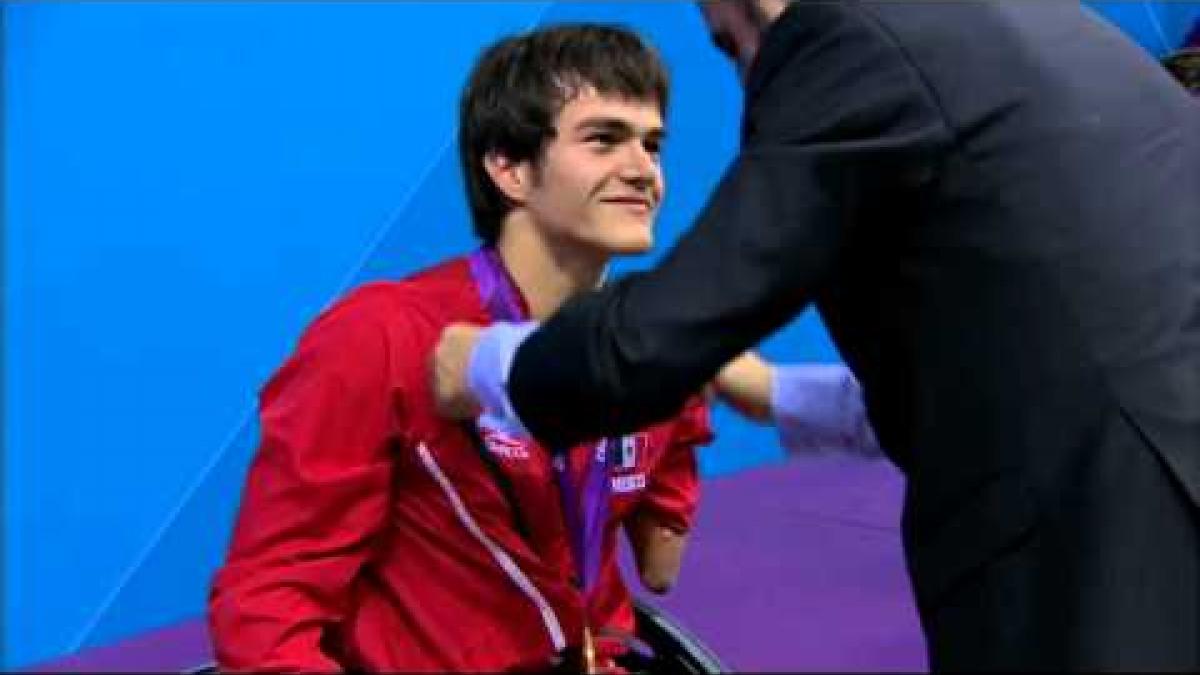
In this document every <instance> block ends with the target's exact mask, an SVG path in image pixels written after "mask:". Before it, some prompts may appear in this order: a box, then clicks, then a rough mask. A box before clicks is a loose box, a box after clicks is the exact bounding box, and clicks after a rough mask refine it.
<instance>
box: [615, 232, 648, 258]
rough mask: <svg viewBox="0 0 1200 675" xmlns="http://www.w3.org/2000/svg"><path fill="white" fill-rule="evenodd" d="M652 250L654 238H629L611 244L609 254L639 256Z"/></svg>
mask: <svg viewBox="0 0 1200 675" xmlns="http://www.w3.org/2000/svg"><path fill="white" fill-rule="evenodd" d="M652 248H654V237H651V236H646V237H629V238H626V239H622V240H620V241H615V242H612V244H611V246H609V253H611V254H612V255H639V254H641V253H647V252H649V251H650V249H652Z"/></svg>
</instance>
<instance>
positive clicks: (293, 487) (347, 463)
mask: <svg viewBox="0 0 1200 675" xmlns="http://www.w3.org/2000/svg"><path fill="white" fill-rule="evenodd" d="M455 321H469V322H475V323H488V322H490V321H491V317H489V316H488V315H487V311H486V309H485V308H484V306H483V304H482V302H481V300H480V298H479V294H478V291H477V289H476V287H475V283H474V280H473V279H472V277H471V274H470V270H469V268H468V265H467V263H466V260H465V259H464V258H457V259H454V260H451V261H449V262H446V263H443V264H441V265H438V266H436V267H433V268H431V269H428V270H425V271H423V272H421V273H418V274H416V275H413V276H411V277H408V278H406V279H404V280H401V281H398V282H383V283H374V284H369V285H366V286H363V287H361V288H359V289H358V290H356V291H354V292H353V293H351V294H350V295H348V296H347V297H346V298H345V299H343V300H342V301H340V302H339V303H337V304H336V305H334V306H333V307H332V308H330V309H329V310H327V311H326V312H324V313H323V314H322V315H321V316H320V317H318V318H317V319H316V321H314V322H313V324H312V325H311V326H310V327H309V328H308V329H307V330H306V332H305V333H304V335H303V336H302V337H301V339H300V341H299V344H298V345H297V348H296V350H295V352H294V353H293V354H292V356H291V357H290V358H289V359H288V361H287V362H286V363H285V364H284V365H283V366H282V367H281V368H280V370H279V371H278V372H277V373H275V375H274V376H273V377H272V378H271V380H270V381H269V382H268V383H267V385H266V386H265V387H264V388H263V390H262V392H261V401H260V425H261V445H260V447H259V449H258V453H257V455H256V456H255V458H254V460H253V463H252V464H251V467H250V471H249V475H248V477H247V481H246V486H245V491H244V493H243V496H242V503H241V510H240V512H239V514H238V519H237V523H236V526H235V529H234V533H233V538H232V542H231V544H230V548H229V553H228V557H227V559H226V562H225V564H224V566H223V567H222V568H221V569H220V570H218V572H217V574H216V575H215V578H214V580H213V586H212V591H211V594H210V598H209V626H210V631H211V634H212V638H213V642H214V646H215V651H216V658H217V662H218V664H219V665H220V667H221V668H223V669H229V670H298V671H309V672H311V671H325V670H335V669H341V668H363V669H368V670H383V671H400V670H408V671H411V670H470V671H497V670H505V669H512V668H539V667H544V666H546V665H548V664H549V663H550V662H551V659H552V657H553V655H554V654H555V653H556V651H557V650H558V649H559V648H561V647H562V646H563V645H564V644H567V645H572V646H574V645H577V644H578V642H579V639H580V635H581V631H582V612H583V602H584V601H583V598H582V597H581V594H580V592H579V591H578V590H577V589H576V587H575V586H573V585H572V583H571V576H572V571H573V569H574V567H573V558H572V554H571V550H570V544H569V540H568V535H567V531H566V529H565V526H564V518H563V516H562V509H561V502H560V501H559V500H560V497H559V492H558V487H557V485H556V483H555V480H554V478H553V473H552V470H551V468H550V462H549V454H548V453H547V452H546V451H545V450H544V449H543V448H541V447H539V446H538V445H537V444H535V443H533V442H531V441H519V440H514V439H508V438H504V437H501V436H497V435H494V434H488V435H487V436H488V443H487V444H488V446H489V448H490V450H491V451H492V452H493V455H494V456H495V457H496V459H497V460H498V463H499V464H500V466H501V469H502V470H503V471H504V472H506V473H507V475H508V476H509V477H510V478H511V481H512V484H513V488H514V491H515V494H516V498H517V501H518V502H519V503H520V507H521V509H522V513H523V515H524V517H525V520H526V521H527V525H528V527H529V530H530V533H529V534H530V539H529V540H526V539H525V538H523V537H522V536H521V535H520V533H519V532H518V531H517V529H516V527H515V525H514V519H513V516H512V511H511V510H510V507H509V503H508V502H507V501H506V499H505V498H504V496H503V494H502V492H501V490H500V488H499V487H498V485H497V484H496V482H495V479H494V477H493V476H492V475H491V474H490V473H489V472H488V470H487V469H486V467H485V465H484V462H483V460H482V458H481V457H480V456H479V454H478V451H477V449H476V448H475V446H473V445H472V443H471V441H470V439H469V436H468V435H467V434H466V433H465V431H464V430H463V428H462V427H461V426H460V425H458V424H455V423H453V422H448V421H446V420H443V419H441V418H440V417H438V416H437V414H436V413H435V412H434V410H433V403H432V398H431V394H430V390H429V384H428V379H429V374H428V365H427V362H428V358H429V356H430V354H431V352H432V349H433V346H434V344H435V342H436V340H437V338H438V336H439V334H440V332H441V329H442V327H444V326H445V325H447V324H449V323H451V322H455ZM710 439H711V430H710V427H709V421H708V413H707V409H706V408H705V407H704V406H703V405H701V404H700V403H699V402H696V403H693V404H692V405H690V406H689V407H688V408H687V409H685V411H684V412H683V413H682V414H681V415H680V416H679V417H677V418H675V419H673V420H671V421H668V422H665V423H663V424H659V425H656V426H653V427H651V428H649V429H646V430H645V431H644V432H642V433H640V434H636V435H634V436H633V437H627V438H626V439H625V440H624V442H623V447H624V448H625V449H624V451H623V452H622V453H621V463H620V465H619V466H617V467H616V468H614V469H613V470H612V474H613V475H612V478H611V484H612V486H613V496H612V501H611V506H610V512H609V522H608V525H607V532H606V535H605V540H604V548H603V563H602V571H601V575H600V581H599V583H598V586H597V589H596V592H595V593H594V595H593V597H592V599H591V601H590V603H589V607H588V612H589V615H588V616H589V619H590V623H591V625H592V626H593V627H599V628H603V629H608V630H611V631H616V632H625V633H629V632H632V630H633V614H632V607H631V604H630V600H631V599H630V594H629V591H628V589H627V588H626V586H625V584H624V582H623V581H622V579H621V576H620V573H619V570H618V568H617V564H616V543H617V532H618V529H619V527H620V525H621V523H622V521H623V520H624V519H626V518H627V517H629V516H630V515H631V514H632V513H634V512H635V511H638V510H651V511H653V512H654V513H655V514H656V515H657V516H658V517H659V518H660V519H662V520H664V521H666V522H667V523H670V524H673V525H674V526H675V527H678V528H680V529H687V528H688V527H689V526H690V524H691V519H692V515H693V513H694V511H695V506H696V499H697V490H698V480H697V473H696V464H695V457H694V454H693V448H694V447H695V446H696V445H698V444H702V443H707V442H708V441H709V440H710ZM587 455H588V453H587V451H586V449H583V448H579V449H576V450H575V451H573V452H572V453H571V457H572V459H573V460H574V461H573V462H572V464H573V468H574V470H575V471H576V472H577V473H576V475H577V476H578V475H579V473H580V472H582V471H583V466H584V463H585V462H586V461H587Z"/></svg>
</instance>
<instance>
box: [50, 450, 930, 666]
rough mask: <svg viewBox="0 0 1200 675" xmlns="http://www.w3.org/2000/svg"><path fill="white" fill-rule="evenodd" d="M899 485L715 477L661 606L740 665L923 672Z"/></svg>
mask: <svg viewBox="0 0 1200 675" xmlns="http://www.w3.org/2000/svg"><path fill="white" fill-rule="evenodd" d="M902 490H903V483H902V480H901V478H900V476H899V475H898V474H897V473H896V471H895V470H894V469H893V468H892V467H891V466H890V465H888V464H886V463H883V462H864V461H862V460H855V459H848V458H823V459H805V460H797V461H793V462H791V463H788V464H781V465H773V466H770V467H764V468H759V469H753V470H750V471H746V472H743V473H739V474H736V475H733V476H727V477H720V478H714V479H712V480H709V481H707V482H706V483H705V484H704V494H703V498H702V501H701V511H700V515H699V518H698V521H697V525H696V530H695V533H694V535H693V537H692V542H691V544H690V546H689V549H688V552H687V557H686V560H685V562H684V572H683V575H682V577H681V578H680V582H679V584H678V586H677V587H676V589H675V590H674V591H673V592H672V593H671V594H670V595H668V596H665V597H661V598H654V600H653V602H655V604H657V605H658V606H660V607H662V608H663V609H664V610H666V611H667V612H669V613H670V614H672V615H673V616H675V617H676V618H677V619H678V620H679V621H680V622H681V623H682V624H684V625H685V626H686V627H687V628H688V629H689V630H690V631H691V632H692V633H694V634H695V635H697V636H698V637H700V638H701V639H702V640H703V641H704V642H705V643H707V644H708V645H709V646H710V647H712V649H713V651H715V652H716V653H717V654H718V655H720V657H721V659H722V660H723V661H724V662H725V664H726V665H727V666H728V667H730V668H732V669H733V670H743V671H759V672H761V671H772V670H775V671H778V670H786V671H797V670H809V671H814V670H815V671H870V672H880V671H920V670H926V661H925V655H924V646H923V645H924V643H923V641H922V639H921V634H920V630H919V626H918V623H917V617H916V613H915V610H914V608H913V604H912V597H911V593H910V591H909V586H908V580H907V578H906V576H905V573H904V561H903V557H902V554H901V550H900V536H899V531H898V524H899V512H900V495H901V492H902ZM631 578H632V577H631ZM209 657H210V654H209V649H208V644H207V635H206V633H205V629H204V624H203V622H202V621H200V620H193V621H187V622H184V623H181V624H178V625H175V626H171V627H168V628H165V629H161V630H158V631H154V632H150V633H145V634H142V635H140V636H138V637H136V638H132V639H129V640H126V641H123V642H120V643H117V644H114V645H110V646H106V647H100V648H96V649H91V650H88V651H86V652H81V653H79V654H75V655H72V656H69V657H66V658H63V659H59V660H56V661H53V662H50V663H45V664H41V665H40V666H35V667H34V668H32V669H31V670H37V671H41V672H82V671H90V672H96V671H125V672H139V671H140V672H149V671H155V672H164V671H168V672H169V671H175V672H178V671H182V670H186V669H189V668H192V667H194V666H196V665H199V664H202V663H205V662H206V661H208V659H209Z"/></svg>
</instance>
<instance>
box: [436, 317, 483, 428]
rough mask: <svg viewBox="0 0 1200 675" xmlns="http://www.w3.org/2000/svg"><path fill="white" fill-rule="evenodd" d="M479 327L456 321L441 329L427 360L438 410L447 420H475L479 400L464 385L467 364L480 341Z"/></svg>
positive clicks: (478, 409) (477, 413) (479, 409)
mask: <svg viewBox="0 0 1200 675" xmlns="http://www.w3.org/2000/svg"><path fill="white" fill-rule="evenodd" d="M479 332H480V328H479V326H472V325H469V324H463V323H455V324H451V325H449V326H447V327H446V328H445V329H443V330H442V336H441V337H440V338H439V339H438V343H437V347H436V348H434V351H433V357H432V361H431V363H430V377H431V378H432V382H431V383H430V384H431V386H432V389H433V397H434V402H435V404H436V405H437V410H438V413H439V414H441V415H442V416H443V417H448V418H450V419H474V418H475V417H477V416H478V415H479V413H480V412H481V407H480V405H479V401H478V400H476V398H475V395H474V394H473V393H472V392H471V389H470V387H469V386H468V384H467V367H468V366H469V365H470V363H471V353H472V351H473V350H474V349H475V344H476V342H478V341H479Z"/></svg>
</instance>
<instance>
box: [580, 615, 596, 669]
mask: <svg viewBox="0 0 1200 675" xmlns="http://www.w3.org/2000/svg"><path fill="white" fill-rule="evenodd" d="M583 672H584V673H587V675H593V674H594V673H596V672H597V671H596V643H595V641H593V640H592V629H591V627H590V626H588V625H587V624H586V623H585V624H583Z"/></svg>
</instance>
